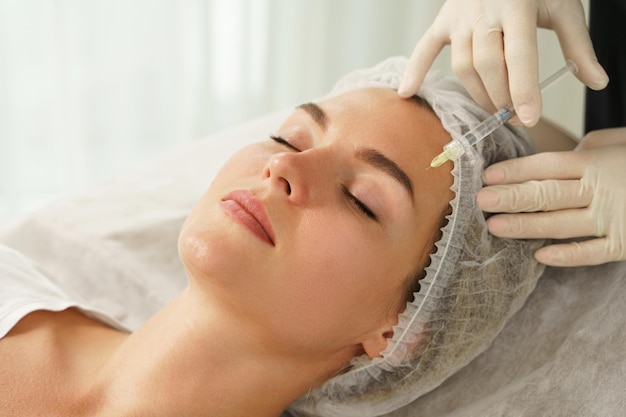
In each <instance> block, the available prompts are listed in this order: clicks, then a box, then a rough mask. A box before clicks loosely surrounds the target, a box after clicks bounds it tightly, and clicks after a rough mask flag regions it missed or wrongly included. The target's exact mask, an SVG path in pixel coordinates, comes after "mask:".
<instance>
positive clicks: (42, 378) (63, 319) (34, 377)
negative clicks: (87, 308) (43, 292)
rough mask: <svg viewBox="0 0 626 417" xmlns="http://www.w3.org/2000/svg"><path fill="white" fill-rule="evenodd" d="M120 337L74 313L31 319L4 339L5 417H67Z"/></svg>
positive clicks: (0, 392)
mask: <svg viewBox="0 0 626 417" xmlns="http://www.w3.org/2000/svg"><path fill="white" fill-rule="evenodd" d="M119 337H123V334H122V333H120V332H118V331H116V330H114V329H112V328H110V327H108V326H106V325H104V324H102V323H100V322H98V321H96V320H93V319H90V318H88V317H86V316H85V315H83V314H82V313H80V312H79V311H77V310H74V309H69V310H65V311H61V312H50V311H36V312H33V313H30V314H28V315H27V316H25V317H24V318H23V319H22V320H20V322H18V323H17V325H16V326H15V327H14V328H13V329H12V330H11V331H10V332H9V333H8V334H7V335H6V336H5V337H4V338H3V339H0V358H2V360H0V375H2V377H1V378H0V415H2V416H7V417H8V416H29V415H42V414H41V412H42V411H44V410H45V415H48V416H54V415H55V414H54V412H52V410H58V415H67V411H69V410H67V409H65V410H64V408H65V407H66V406H69V405H70V404H75V403H76V401H79V400H80V398H81V397H82V395H83V393H81V390H80V388H82V387H85V386H89V384H88V379H89V377H90V376H93V375H94V372H95V371H96V370H97V368H98V366H99V364H101V362H99V361H104V360H105V358H104V356H103V355H104V352H105V351H106V350H105V349H106V346H107V345H109V344H110V343H114V342H115V341H119ZM34 399H36V401H34ZM51 412H52V413H51Z"/></svg>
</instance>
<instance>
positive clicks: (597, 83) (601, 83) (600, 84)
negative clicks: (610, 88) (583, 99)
mask: <svg viewBox="0 0 626 417" xmlns="http://www.w3.org/2000/svg"><path fill="white" fill-rule="evenodd" d="M594 67H595V70H596V72H597V73H598V75H597V76H596V77H595V79H594V80H593V81H592V82H591V83H590V84H591V85H590V86H589V88H591V89H592V90H602V89H603V88H604V87H606V86H607V84H608V83H609V75H608V74H607V73H606V71H605V70H604V67H602V65H600V63H599V62H597V61H596V62H595V63H594Z"/></svg>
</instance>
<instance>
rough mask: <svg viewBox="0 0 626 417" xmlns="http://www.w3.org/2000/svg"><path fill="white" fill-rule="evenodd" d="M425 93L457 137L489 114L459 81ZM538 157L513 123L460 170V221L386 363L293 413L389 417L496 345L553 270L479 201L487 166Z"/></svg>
mask: <svg viewBox="0 0 626 417" xmlns="http://www.w3.org/2000/svg"><path fill="white" fill-rule="evenodd" d="M406 62H407V60H406V59H405V58H403V57H394V58H389V59H387V60H385V61H383V62H381V63H380V64H378V65H376V66H375V67H373V68H370V69H365V70H359V71H355V72H353V73H350V74H348V75H347V76H346V77H344V78H343V79H342V80H340V81H339V83H338V84H337V85H336V87H335V88H334V89H333V91H332V92H331V94H330V95H331V96H333V95H338V94H341V93H343V92H346V91H350V90H354V89H358V88H365V87H384V88H393V89H397V87H398V85H399V84H400V81H401V79H402V74H403V71H404V68H405V65H406ZM418 95H419V96H420V97H422V98H423V99H425V100H426V101H427V102H428V103H429V104H430V106H431V107H432V109H433V110H434V112H435V113H436V114H437V116H438V117H439V119H440V120H441V122H442V124H443V127H444V128H445V129H446V131H447V132H448V133H449V134H450V135H451V137H452V138H458V137H460V136H461V135H462V134H463V133H465V132H467V131H468V130H469V129H470V128H472V127H474V126H476V125H477V124H478V123H479V122H480V121H482V120H483V119H484V118H485V117H487V116H488V114H487V113H486V112H485V111H484V110H482V109H481V108H480V107H479V106H478V105H477V104H476V103H475V102H474V101H473V100H471V99H470V98H469V96H468V95H467V93H466V92H465V90H464V89H463V88H462V87H461V85H460V84H459V83H458V81H456V80H455V79H453V78H445V77H441V76H438V75H437V74H432V73H431V74H429V75H428V77H427V78H426V80H425V82H424V83H423V85H422V88H421V89H420V91H419V92H418ZM530 152H531V146H530V142H529V141H528V138H527V137H526V136H525V134H524V133H523V132H522V131H521V130H519V129H516V128H513V127H511V126H508V125H505V126H503V127H501V128H499V129H498V130H496V131H495V132H494V133H493V134H492V135H491V137H489V138H487V139H485V140H484V141H482V142H481V143H479V144H478V145H477V146H476V148H475V149H472V150H470V151H468V152H466V153H465V154H464V155H463V156H462V157H461V158H459V159H458V160H457V161H455V162H454V167H453V169H452V175H453V177H454V182H453V185H452V191H453V192H454V194H455V196H454V198H453V199H452V201H451V202H450V206H451V214H450V215H448V216H447V219H448V222H447V224H446V225H445V226H444V227H443V228H442V235H441V238H440V239H439V241H438V242H437V243H436V250H435V251H434V253H433V254H431V256H430V264H429V265H428V266H427V267H426V274H425V276H424V278H423V279H422V280H421V281H420V289H419V290H418V291H417V292H416V293H414V300H413V301H411V302H408V303H407V306H406V308H405V310H404V311H403V312H402V313H401V314H400V315H399V317H398V324H397V325H396V326H395V328H394V332H393V336H392V337H391V338H390V339H389V340H388V344H387V348H386V349H385V350H384V351H383V352H382V357H381V358H376V359H372V360H370V359H368V358H367V357H365V356H362V357H359V358H355V359H354V360H353V362H352V367H351V368H350V370H349V371H347V372H345V373H343V374H341V375H338V376H335V377H334V378H332V379H330V380H329V381H327V382H326V383H324V384H323V385H321V386H320V387H318V388H315V389H313V390H312V391H311V392H310V393H309V394H308V395H306V396H304V397H302V398H300V399H299V400H297V401H296V402H294V403H293V404H292V405H291V407H290V410H291V411H292V412H295V413H296V414H297V415H302V414H303V415H314V416H323V417H335V416H359V417H368V416H379V415H384V414H386V413H389V412H391V411H393V410H396V409H398V408H401V407H402V406H404V405H406V404H408V403H410V402H412V401H413V400H415V399H417V398H418V397H420V396H422V395H423V394H425V393H427V392H428V391H431V390H432V389H434V388H435V387H437V386H438V385H439V384H441V383H442V382H443V381H444V380H445V379H446V378H447V377H449V376H450V375H451V374H453V373H454V372H456V371H457V370H458V369H460V368H461V367H463V366H465V365H466V364H467V363H469V362H470V361H471V360H472V359H473V358H475V357H476V356H477V355H478V354H479V353H481V352H482V351H484V350H485V349H486V348H487V347H488V346H489V345H490V344H491V342H492V341H493V339H494V338H495V336H496V335H497V334H498V332H499V331H500V330H501V329H502V327H503V326H504V323H505V322H506V321H507V319H508V318H509V317H510V316H511V315H512V314H513V313H515V312H516V311H517V310H518V309H519V308H520V307H521V306H522V305H523V303H524V301H525V300H526V298H527V297H528V295H529V294H530V292H531V291H532V290H533V289H534V287H535V284H536V282H537V279H538V277H539V275H540V274H541V272H542V271H543V267H542V266H541V265H540V264H538V263H537V262H536V261H535V260H534V257H533V253H534V252H535V250H537V249H538V248H539V247H540V246H541V244H542V243H543V242H542V241H538V240H525V241H524V240H511V239H500V238H497V237H495V236H493V235H490V234H489V233H488V232H487V225H486V221H485V215H484V213H483V212H481V211H480V209H479V208H478V207H477V205H476V203H475V196H476V192H477V191H478V190H479V189H480V188H481V187H482V179H481V175H482V171H483V169H484V167H486V166H488V165H490V164H493V163H495V162H497V161H500V160H504V159H509V158H514V157H517V156H522V155H526V154H528V153H530ZM433 156H434V155H433Z"/></svg>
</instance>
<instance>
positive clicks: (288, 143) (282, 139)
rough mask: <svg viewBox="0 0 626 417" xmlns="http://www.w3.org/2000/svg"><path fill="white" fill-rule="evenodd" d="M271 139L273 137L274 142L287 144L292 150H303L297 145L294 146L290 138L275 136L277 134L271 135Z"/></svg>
mask: <svg viewBox="0 0 626 417" xmlns="http://www.w3.org/2000/svg"><path fill="white" fill-rule="evenodd" d="M270 139H272V140H273V141H274V142H276V143H280V144H281V145H283V146H286V147H287V148H289V149H291V150H292V151H296V152H302V151H301V150H300V149H298V148H296V147H295V146H293V145H292V144H291V143H290V142H289V141H288V140H286V139H285V138H282V137H280V136H275V135H270Z"/></svg>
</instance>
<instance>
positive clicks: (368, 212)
mask: <svg viewBox="0 0 626 417" xmlns="http://www.w3.org/2000/svg"><path fill="white" fill-rule="evenodd" d="M342 191H343V194H344V195H345V196H346V198H347V199H348V200H349V201H350V203H352V204H353V205H354V206H355V207H356V208H357V210H359V211H360V212H361V213H363V214H365V215H366V216H367V217H369V218H370V219H372V220H374V221H378V217H377V216H376V214H375V213H374V212H373V211H372V210H371V209H370V208H369V207H367V206H366V205H365V204H364V203H363V202H362V201H361V200H359V199H358V198H356V197H355V196H354V194H352V193H351V192H350V190H348V189H347V188H346V187H342Z"/></svg>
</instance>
